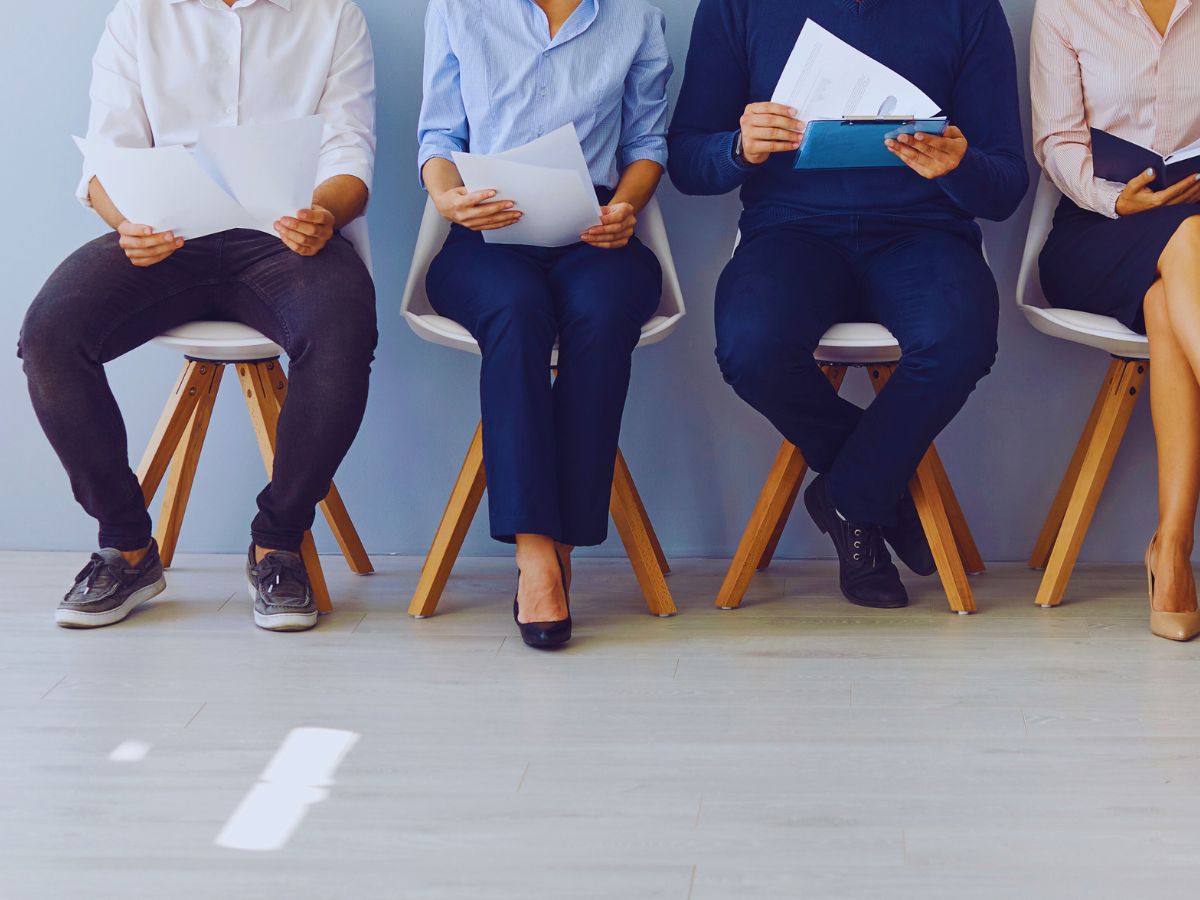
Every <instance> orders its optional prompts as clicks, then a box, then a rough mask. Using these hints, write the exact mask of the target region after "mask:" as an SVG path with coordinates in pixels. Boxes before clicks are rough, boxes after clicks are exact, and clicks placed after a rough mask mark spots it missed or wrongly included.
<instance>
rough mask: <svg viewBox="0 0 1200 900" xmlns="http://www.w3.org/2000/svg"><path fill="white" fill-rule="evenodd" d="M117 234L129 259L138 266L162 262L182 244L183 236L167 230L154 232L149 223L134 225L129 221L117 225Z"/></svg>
mask: <svg viewBox="0 0 1200 900" xmlns="http://www.w3.org/2000/svg"><path fill="white" fill-rule="evenodd" d="M117 234H119V235H121V240H120V241H119V243H120V245H121V249H122V250H124V251H125V255H126V256H127V257H129V261H130V262H131V263H133V264H134V265H135V266H138V267H140V268H145V267H146V266H152V265H154V264H155V263H159V262H162V261H163V260H164V259H166V258H167V257H168V256H170V255H171V254H172V253H174V252H175V251H176V250H178V249H179V248H180V247H182V246H183V238H181V237H175V235H173V234H171V232H169V231H160V232H159V233H158V234H155V233H154V229H153V228H151V227H150V226H149V225H134V224H133V223H132V222H129V221H125V222H122V223H121V224H120V225H118V226H117Z"/></svg>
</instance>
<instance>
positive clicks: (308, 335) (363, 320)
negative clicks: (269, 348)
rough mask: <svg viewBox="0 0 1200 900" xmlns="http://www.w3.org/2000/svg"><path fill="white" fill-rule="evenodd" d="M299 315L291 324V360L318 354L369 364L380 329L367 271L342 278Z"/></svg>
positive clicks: (373, 294)
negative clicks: (313, 305) (305, 313)
mask: <svg viewBox="0 0 1200 900" xmlns="http://www.w3.org/2000/svg"><path fill="white" fill-rule="evenodd" d="M297 318H298V321H295V322H292V323H289V331H290V332H291V336H292V339H293V344H294V347H292V348H289V349H290V350H292V354H291V357H292V362H296V361H298V358H299V357H300V356H301V355H305V356H313V355H316V356H321V357H325V358H328V359H333V360H338V361H341V362H342V363H344V364H349V365H370V363H371V360H372V359H373V358H374V354H375V347H376V344H378V342H379V331H378V327H377V323H376V316H375V286H374V283H373V282H372V281H371V278H370V276H369V275H367V274H366V272H365V271H364V272H363V273H362V277H357V276H355V277H347V278H345V279H344V280H343V281H339V282H338V283H337V287H336V288H335V289H333V290H331V291H329V292H327V293H326V294H324V295H323V296H322V302H321V303H319V304H317V305H316V306H315V307H314V308H313V310H312V312H311V313H310V314H309V315H305V316H301V317H297Z"/></svg>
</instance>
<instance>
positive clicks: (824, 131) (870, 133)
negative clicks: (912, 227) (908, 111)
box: [793, 117, 947, 169]
mask: <svg viewBox="0 0 1200 900" xmlns="http://www.w3.org/2000/svg"><path fill="white" fill-rule="evenodd" d="M946 124H947V121H946V119H945V118H944V117H940V118H932V119H914V118H911V117H883V118H855V117H848V118H845V119H812V120H811V121H809V122H808V123H807V124H806V125H805V128H804V137H803V138H801V139H800V150H799V151H798V152H797V153H796V162H795V163H794V164H793V168H796V169H881V168H884V167H887V166H903V165H905V163H904V160H902V159H901V158H900V157H898V156H897V155H896V154H894V153H893V152H892V151H891V150H889V149H888V148H887V146H886V145H885V144H884V143H883V142H884V141H885V140H886V139H887V138H894V137H896V136H897V135H900V134H916V133H917V132H918V131H921V132H924V133H925V134H943V133H944V132H945V130H946Z"/></svg>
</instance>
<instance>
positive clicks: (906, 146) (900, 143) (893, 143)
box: [883, 125, 967, 178]
mask: <svg viewBox="0 0 1200 900" xmlns="http://www.w3.org/2000/svg"><path fill="white" fill-rule="evenodd" d="M883 143H884V144H885V145H886V146H887V148H888V149H889V150H891V151H892V152H893V153H895V154H896V155H897V156H898V157H900V158H901V159H902V160H904V162H905V164H906V165H907V166H908V167H909V168H910V169H912V170H913V171H914V172H916V173H917V174H918V175H920V176H921V177H922V178H940V177H941V176H943V175H945V174H946V173H947V172H953V171H954V170H955V169H957V168H958V164H959V163H961V162H962V158H963V156H964V155H966V152H967V139H966V138H965V137H963V133H962V132H961V131H959V129H958V128H956V127H955V126H954V125H950V126H949V127H947V128H946V130H945V131H944V132H943V133H942V134H925V133H924V132H920V131H918V132H917V133H916V134H901V135H897V137H896V138H895V140H893V139H891V138H888V139H887V140H886V141H884V142H883Z"/></svg>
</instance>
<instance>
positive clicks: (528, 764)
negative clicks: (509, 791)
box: [517, 762, 533, 794]
mask: <svg viewBox="0 0 1200 900" xmlns="http://www.w3.org/2000/svg"><path fill="white" fill-rule="evenodd" d="M532 765H533V763H532V762H527V763H525V771H524V772H522V773H521V780H520V781H519V782H517V793H518V794H519V793H521V788H522V787H523V786H524V784H525V776H526V775H528V774H529V767H530V766H532Z"/></svg>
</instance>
